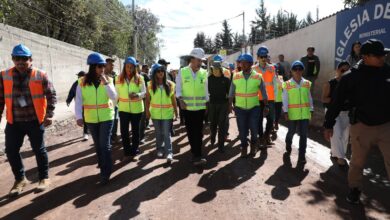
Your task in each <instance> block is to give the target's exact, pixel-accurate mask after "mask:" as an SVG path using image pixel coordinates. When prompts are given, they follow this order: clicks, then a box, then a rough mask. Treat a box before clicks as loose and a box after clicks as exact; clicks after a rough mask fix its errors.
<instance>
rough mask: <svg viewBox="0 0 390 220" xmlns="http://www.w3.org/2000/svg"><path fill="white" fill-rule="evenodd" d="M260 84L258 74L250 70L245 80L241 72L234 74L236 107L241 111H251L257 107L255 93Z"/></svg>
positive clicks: (257, 102)
mask: <svg viewBox="0 0 390 220" xmlns="http://www.w3.org/2000/svg"><path fill="white" fill-rule="evenodd" d="M260 83H261V76H260V74H258V73H256V71H254V70H252V72H251V75H250V76H249V78H248V79H247V80H246V79H245V77H244V75H243V73H242V71H241V72H238V73H235V74H234V76H233V84H234V86H235V89H236V90H235V97H236V104H235V105H236V106H237V107H239V108H242V109H251V108H253V107H255V106H258V105H259V100H258V98H257V93H258V91H259V87H260Z"/></svg>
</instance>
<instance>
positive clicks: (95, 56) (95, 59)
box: [87, 53, 106, 65]
mask: <svg viewBox="0 0 390 220" xmlns="http://www.w3.org/2000/svg"><path fill="white" fill-rule="evenodd" d="M87 64H88V65H95V64H106V59H104V57H103V56H102V55H101V54H100V53H91V54H90V55H89V56H88V58H87Z"/></svg>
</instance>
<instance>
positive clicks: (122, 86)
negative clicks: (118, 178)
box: [115, 57, 146, 157]
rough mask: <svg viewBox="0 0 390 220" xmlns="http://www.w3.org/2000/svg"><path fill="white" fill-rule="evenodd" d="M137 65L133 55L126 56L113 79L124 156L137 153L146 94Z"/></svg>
mask: <svg viewBox="0 0 390 220" xmlns="http://www.w3.org/2000/svg"><path fill="white" fill-rule="evenodd" d="M137 66H138V62H137V60H136V59H135V58H134V57H127V58H126V60H125V63H124V66H123V70H122V72H121V74H120V75H119V76H117V77H116V79H115V88H116V91H117V93H118V107H119V123H120V129H121V137H122V145H123V150H124V154H125V157H130V156H131V157H134V156H136V155H137V154H138V153H139V149H138V147H139V142H140V122H141V117H142V113H143V112H144V102H143V97H144V96H145V94H146V86H145V83H144V78H143V77H142V76H141V75H140V74H139V72H138V68H137ZM130 123H131V133H132V143H131V144H130V134H129V124H130Z"/></svg>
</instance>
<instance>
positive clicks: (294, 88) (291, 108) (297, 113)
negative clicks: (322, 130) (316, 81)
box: [283, 79, 311, 120]
mask: <svg viewBox="0 0 390 220" xmlns="http://www.w3.org/2000/svg"><path fill="white" fill-rule="evenodd" d="M310 87H311V82H310V81H308V80H305V79H303V83H302V86H301V87H298V85H297V84H296V82H295V81H293V80H292V79H290V80H288V81H287V82H284V83H283V89H285V90H286V91H287V93H288V118H289V120H304V119H310V118H311V112H310V110H311V108H310V99H309V95H310Z"/></svg>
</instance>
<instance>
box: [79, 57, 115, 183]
mask: <svg viewBox="0 0 390 220" xmlns="http://www.w3.org/2000/svg"><path fill="white" fill-rule="evenodd" d="M87 64H88V65H89V70H88V73H87V74H86V75H85V76H84V77H82V78H80V79H79V85H78V86H77V89H76V106H75V112H76V120H77V125H78V126H80V127H82V126H83V124H84V122H83V109H84V119H85V122H86V124H87V126H88V129H89V131H90V132H91V135H92V139H93V142H94V145H95V149H96V154H97V156H98V164H99V168H100V176H101V184H106V183H108V181H109V179H110V175H111V172H112V159H111V143H110V138H111V130H112V125H113V120H114V105H113V103H114V102H115V101H116V99H117V94H116V91H115V88H114V84H113V82H112V81H111V80H109V78H108V77H107V76H105V75H104V73H103V72H104V67H105V65H106V61H105V59H104V58H103V56H102V55H101V54H99V53H92V54H90V55H89V56H88V59H87Z"/></svg>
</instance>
